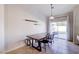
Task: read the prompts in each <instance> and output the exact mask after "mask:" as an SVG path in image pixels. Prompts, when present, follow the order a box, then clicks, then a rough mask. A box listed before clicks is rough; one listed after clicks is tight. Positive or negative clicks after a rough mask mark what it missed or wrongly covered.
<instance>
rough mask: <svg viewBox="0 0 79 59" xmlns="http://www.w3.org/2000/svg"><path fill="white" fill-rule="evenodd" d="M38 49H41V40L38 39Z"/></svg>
mask: <svg viewBox="0 0 79 59" xmlns="http://www.w3.org/2000/svg"><path fill="white" fill-rule="evenodd" d="M38 49H39V51H41V42H40V41H38Z"/></svg>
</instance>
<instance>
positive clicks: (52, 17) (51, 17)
mask: <svg viewBox="0 0 79 59" xmlns="http://www.w3.org/2000/svg"><path fill="white" fill-rule="evenodd" d="M50 6H51V16H50V17H49V19H50V20H52V19H54V16H53V15H52V9H53V8H54V7H53V6H52V4H50Z"/></svg>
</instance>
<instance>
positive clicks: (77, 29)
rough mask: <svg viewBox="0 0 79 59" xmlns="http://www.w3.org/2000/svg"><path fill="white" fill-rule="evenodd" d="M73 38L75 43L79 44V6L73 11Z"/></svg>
mask: <svg viewBox="0 0 79 59" xmlns="http://www.w3.org/2000/svg"><path fill="white" fill-rule="evenodd" d="M73 17H74V18H73V38H74V43H76V44H79V42H78V41H77V39H76V36H77V34H79V5H78V6H76V7H75V8H74V10H73Z"/></svg>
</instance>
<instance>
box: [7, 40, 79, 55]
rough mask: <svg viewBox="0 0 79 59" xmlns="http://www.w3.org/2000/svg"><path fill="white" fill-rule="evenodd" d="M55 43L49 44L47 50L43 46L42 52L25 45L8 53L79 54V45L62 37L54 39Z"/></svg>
mask: <svg viewBox="0 0 79 59" xmlns="http://www.w3.org/2000/svg"><path fill="white" fill-rule="evenodd" d="M54 40H55V41H54V43H53V44H52V45H50V46H49V47H48V46H47V49H46V52H45V49H44V48H42V52H39V51H37V50H36V49H34V48H32V47H29V46H24V47H21V48H19V49H16V50H14V51H11V52H8V53H7V54H79V46H78V45H75V44H73V43H72V42H68V41H65V40H61V39H54Z"/></svg>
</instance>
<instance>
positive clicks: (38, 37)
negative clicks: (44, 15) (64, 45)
mask: <svg viewBox="0 0 79 59" xmlns="http://www.w3.org/2000/svg"><path fill="white" fill-rule="evenodd" d="M27 37H29V38H32V39H35V40H41V39H43V38H45V37H46V33H40V34H34V35H29V36H27Z"/></svg>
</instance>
